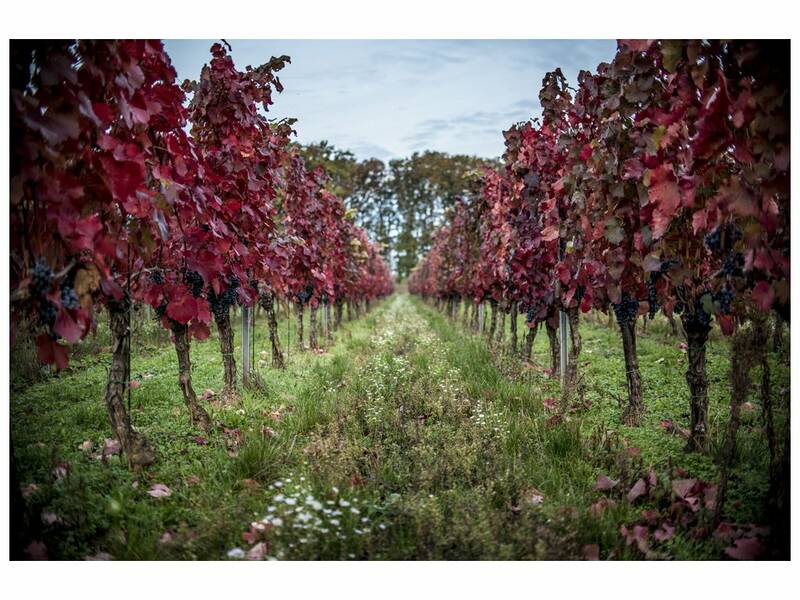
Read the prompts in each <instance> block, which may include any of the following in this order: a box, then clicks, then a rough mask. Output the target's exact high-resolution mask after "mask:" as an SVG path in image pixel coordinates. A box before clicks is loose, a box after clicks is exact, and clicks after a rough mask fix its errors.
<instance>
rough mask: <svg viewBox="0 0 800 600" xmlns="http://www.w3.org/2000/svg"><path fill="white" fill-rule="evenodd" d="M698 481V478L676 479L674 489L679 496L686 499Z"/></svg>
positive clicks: (673, 483) (673, 484)
mask: <svg viewBox="0 0 800 600" xmlns="http://www.w3.org/2000/svg"><path fill="white" fill-rule="evenodd" d="M696 483H697V479H675V480H674V481H673V482H672V491H673V492H674V493H675V495H676V496H677V497H678V498H681V499H684V500H685V499H686V497H687V496H688V495H689V492H691V491H692V488H693V487H694V485H695V484H696Z"/></svg>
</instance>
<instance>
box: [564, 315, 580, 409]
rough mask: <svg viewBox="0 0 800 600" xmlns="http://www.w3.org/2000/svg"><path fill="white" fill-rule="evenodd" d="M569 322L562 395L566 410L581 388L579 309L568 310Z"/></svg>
mask: <svg viewBox="0 0 800 600" xmlns="http://www.w3.org/2000/svg"><path fill="white" fill-rule="evenodd" d="M567 321H568V322H569V354H568V355H567V374H566V377H565V378H564V389H563V390H562V395H561V399H562V408H566V405H567V404H568V403H569V401H570V400H571V399H572V397H573V395H574V394H575V392H576V390H578V389H579V386H580V381H579V373H578V360H579V359H580V356H581V332H580V330H579V327H580V312H579V311H578V307H573V308H568V309H567Z"/></svg>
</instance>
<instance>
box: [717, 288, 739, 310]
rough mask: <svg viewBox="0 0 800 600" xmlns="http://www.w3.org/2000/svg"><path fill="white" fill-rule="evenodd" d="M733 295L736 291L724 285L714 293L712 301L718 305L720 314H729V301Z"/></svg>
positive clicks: (734, 295) (731, 300)
mask: <svg viewBox="0 0 800 600" xmlns="http://www.w3.org/2000/svg"><path fill="white" fill-rule="evenodd" d="M735 297H736V292H734V291H733V290H732V289H730V288H728V287H724V288H722V289H721V290H720V291H718V292H717V293H715V294H714V302H716V303H717V304H718V305H719V313H720V314H721V315H729V314H731V302H733V299H734V298H735Z"/></svg>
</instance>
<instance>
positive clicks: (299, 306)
mask: <svg viewBox="0 0 800 600" xmlns="http://www.w3.org/2000/svg"><path fill="white" fill-rule="evenodd" d="M294 314H295V316H296V317H297V331H296V334H297V349H298V350H300V351H303V350H305V349H306V347H305V346H304V345H303V303H302V302H295V304H294Z"/></svg>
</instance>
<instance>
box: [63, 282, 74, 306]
mask: <svg viewBox="0 0 800 600" xmlns="http://www.w3.org/2000/svg"><path fill="white" fill-rule="evenodd" d="M61 306H63V307H64V308H78V294H77V292H75V288H74V287H72V286H71V285H70V284H69V283H66V282H64V283H62V284H61Z"/></svg>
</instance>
